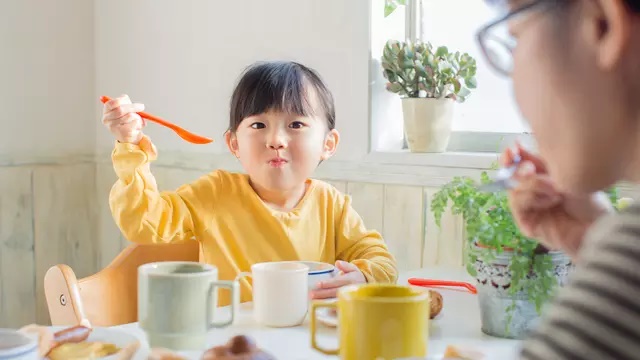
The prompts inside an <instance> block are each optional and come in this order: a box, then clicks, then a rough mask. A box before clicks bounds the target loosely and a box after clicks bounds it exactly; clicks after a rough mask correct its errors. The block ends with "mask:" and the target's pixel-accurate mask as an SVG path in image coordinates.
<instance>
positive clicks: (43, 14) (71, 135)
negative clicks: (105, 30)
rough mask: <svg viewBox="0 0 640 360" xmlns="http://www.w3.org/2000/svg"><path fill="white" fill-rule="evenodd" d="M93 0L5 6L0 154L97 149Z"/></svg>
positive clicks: (1, 7) (32, 0)
mask: <svg viewBox="0 0 640 360" xmlns="http://www.w3.org/2000/svg"><path fill="white" fill-rule="evenodd" d="M93 4H94V3H93V2H92V1H86V0H55V1H38V0H3V1H0V44H1V46H2V49H3V50H2V55H1V56H0V79H1V80H0V81H1V83H2V84H1V85H0V119H1V124H2V130H0V155H2V157H3V158H5V159H6V158H10V157H12V156H18V157H20V158H27V157H30V156H36V157H39V156H56V155H68V154H76V153H87V152H92V151H93V149H94V147H95V131H94V129H95V113H94V111H95V93H94V84H95V82H94V78H95V76H94V73H95V68H94V64H95V58H94V39H93Z"/></svg>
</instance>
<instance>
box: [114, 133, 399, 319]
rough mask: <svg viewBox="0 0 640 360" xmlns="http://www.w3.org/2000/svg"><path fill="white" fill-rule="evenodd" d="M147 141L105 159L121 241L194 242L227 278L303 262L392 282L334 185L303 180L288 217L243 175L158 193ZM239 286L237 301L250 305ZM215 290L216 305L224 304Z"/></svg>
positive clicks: (388, 266) (380, 243)
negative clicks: (343, 266) (259, 266)
mask: <svg viewBox="0 0 640 360" xmlns="http://www.w3.org/2000/svg"><path fill="white" fill-rule="evenodd" d="M154 159H155V149H154V148H153V145H151V143H150V141H148V140H146V142H145V141H143V142H141V144H140V145H139V146H138V145H133V144H127V143H116V146H115V149H114V151H113V153H112V160H113V166H114V169H115V172H116V174H117V176H118V180H117V182H116V183H115V185H114V186H113V188H112V190H111V194H110V197H109V204H110V207H111V212H112V214H113V217H114V219H115V222H116V223H117V225H118V227H119V228H120V230H121V231H122V233H123V234H124V236H125V237H126V238H127V239H128V240H129V241H132V242H135V243H139V244H157V243H170V242H179V241H185V240H190V239H195V240H197V241H199V242H200V246H201V249H202V253H203V256H204V261H205V262H206V263H209V264H213V265H215V266H216V267H217V268H218V274H219V278H220V279H221V280H232V279H234V278H235V276H236V275H237V274H238V273H240V272H242V271H250V267H251V265H252V264H254V263H258V262H264V261H281V260H307V261H323V262H328V263H333V262H335V261H336V260H344V261H348V262H351V263H353V264H355V265H356V266H358V268H359V269H360V270H361V271H362V273H363V274H364V276H365V277H366V279H367V281H369V282H395V281H396V279H397V269H396V263H395V259H394V258H393V256H392V255H391V254H390V253H389V251H388V249H387V246H386V245H385V243H384V240H383V239H382V237H381V235H380V234H379V233H378V232H376V231H373V230H368V229H367V228H366V227H365V225H364V223H363V221H362V219H361V218H360V216H359V215H358V214H357V213H356V211H355V210H354V209H353V208H352V206H351V198H350V197H349V196H347V195H343V194H342V193H340V192H339V191H338V190H336V189H335V188H334V187H333V186H331V185H329V184H327V183H324V182H322V181H318V180H308V185H309V186H308V190H307V192H306V194H305V195H304V197H303V199H302V200H301V201H300V203H299V204H298V206H297V207H296V208H295V209H293V210H292V211H289V212H281V211H277V210H273V209H271V208H270V207H268V206H267V205H266V204H264V203H263V202H262V200H261V199H260V198H259V197H258V195H257V194H256V193H255V191H254V190H253V188H252V187H251V186H250V184H249V181H248V176H247V175H245V174H239V173H230V172H227V171H224V170H215V171H213V172H211V173H209V174H207V175H204V176H202V177H201V178H199V179H197V180H196V181H194V182H193V183H190V184H186V185H183V186H181V187H180V188H178V189H177V190H175V191H164V192H159V191H158V189H157V186H156V181H155V178H154V177H153V175H152V174H151V171H150V169H149V164H150V162H151V161H153V160H154ZM249 287H250V284H249V282H247V281H243V282H242V287H241V301H250V300H251V289H250V288H249ZM229 300H230V299H229V295H228V293H227V291H221V292H220V296H219V305H221V306H224V305H227V304H229V302H230V301H229Z"/></svg>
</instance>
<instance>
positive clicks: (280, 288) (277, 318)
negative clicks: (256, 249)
mask: <svg viewBox="0 0 640 360" xmlns="http://www.w3.org/2000/svg"><path fill="white" fill-rule="evenodd" d="M308 271H309V267H308V266H307V265H305V264H302V263H300V262H297V261H276V262H263V263H257V264H253V265H252V266H251V272H242V273H240V274H238V276H237V277H236V280H240V278H242V277H244V276H251V277H252V278H253V290H252V293H253V315H254V317H255V319H256V321H257V322H258V323H260V324H262V325H265V326H270V327H289V326H297V325H300V324H302V322H303V321H304V318H305V317H306V316H307V310H308V308H309V290H308V281H309V280H308Z"/></svg>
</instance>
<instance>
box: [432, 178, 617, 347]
mask: <svg viewBox="0 0 640 360" xmlns="http://www.w3.org/2000/svg"><path fill="white" fill-rule="evenodd" d="M489 181H490V178H489V176H488V174H487V172H483V173H482V175H481V178H480V183H487V182H489ZM477 186H478V183H477V182H476V181H474V180H473V179H471V178H469V177H456V178H454V179H453V180H452V181H451V182H449V183H448V184H446V185H444V186H443V187H442V188H441V189H440V190H439V191H438V192H437V193H436V194H435V195H434V197H433V200H432V202H431V210H432V211H433V213H434V216H435V220H436V224H437V225H438V226H440V220H441V218H442V215H443V213H444V212H445V211H446V209H447V208H448V204H449V203H452V205H451V210H452V212H453V213H454V214H460V215H462V217H463V219H464V226H465V232H466V234H465V237H466V238H465V245H466V246H465V265H466V267H467V272H468V273H469V274H470V275H471V276H473V277H474V278H476V280H477V288H478V301H479V305H480V313H481V323H482V331H483V332H484V333H486V334H488V335H492V336H497V337H502V338H512V339H521V338H523V336H524V335H525V334H526V333H527V331H528V330H529V329H530V328H531V327H532V326H533V325H535V323H536V321H537V320H538V318H539V315H540V312H541V309H542V308H543V306H544V305H545V304H546V303H547V302H548V301H549V300H550V299H551V298H552V297H553V296H554V294H555V291H556V290H557V288H558V287H559V286H563V285H564V284H565V283H566V281H567V278H568V275H569V273H570V271H571V269H572V268H573V265H572V263H571V259H570V258H569V257H568V256H567V255H565V254H564V253H562V252H558V251H549V250H547V249H546V248H545V247H544V246H542V245H541V244H539V243H538V242H537V241H535V240H533V239H530V238H527V237H526V236H524V235H523V234H522V233H521V232H520V231H519V230H518V227H517V225H516V223H515V221H514V219H513V216H512V214H511V212H510V209H509V206H508V202H507V195H506V194H505V193H503V192H496V193H487V192H481V191H478V190H477ZM608 193H609V197H610V200H611V201H612V203H613V204H616V205H617V206H625V205H626V204H628V200H624V199H621V201H619V198H618V193H617V190H616V189H615V188H614V189H611V190H609V192H608Z"/></svg>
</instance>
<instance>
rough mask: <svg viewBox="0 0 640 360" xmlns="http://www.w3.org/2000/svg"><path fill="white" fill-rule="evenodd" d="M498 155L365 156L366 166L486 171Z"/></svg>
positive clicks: (382, 153)
mask: <svg viewBox="0 0 640 360" xmlns="http://www.w3.org/2000/svg"><path fill="white" fill-rule="evenodd" d="M498 158H499V154H498V153H490V152H462V151H447V152H443V153H414V152H411V151H409V150H398V151H374V152H371V153H369V154H367V155H366V156H365V158H364V159H363V161H364V162H365V163H368V164H380V165H386V164H391V165H406V166H428V167H439V168H462V169H479V170H488V169H491V167H492V165H494V163H495V162H497V161H498Z"/></svg>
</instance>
